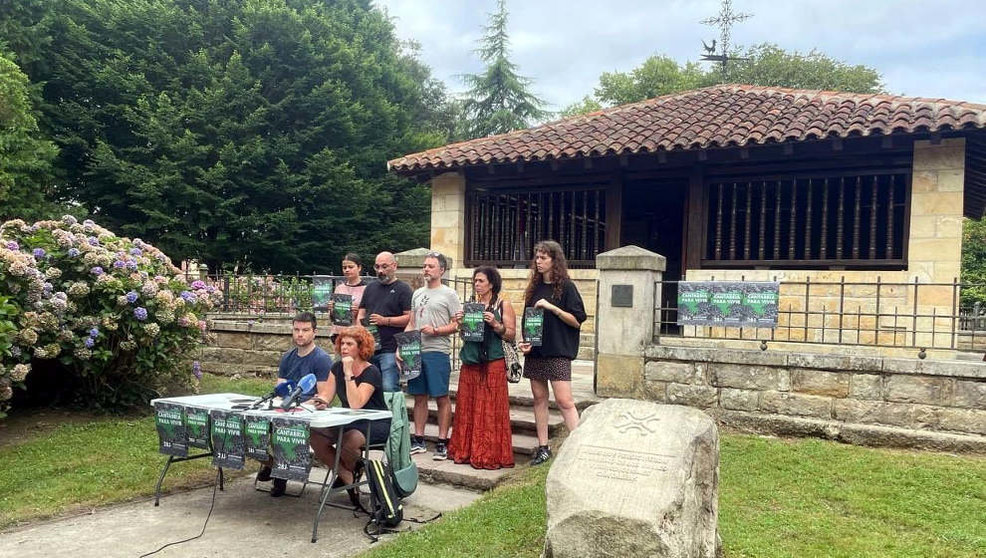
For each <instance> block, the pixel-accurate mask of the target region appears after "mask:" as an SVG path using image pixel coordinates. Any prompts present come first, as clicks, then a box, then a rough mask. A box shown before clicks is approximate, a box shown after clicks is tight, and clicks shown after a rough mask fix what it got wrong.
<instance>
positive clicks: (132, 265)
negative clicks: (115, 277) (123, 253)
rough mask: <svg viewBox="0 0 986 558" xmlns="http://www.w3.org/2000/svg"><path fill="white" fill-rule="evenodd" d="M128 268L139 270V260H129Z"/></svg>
mask: <svg viewBox="0 0 986 558" xmlns="http://www.w3.org/2000/svg"><path fill="white" fill-rule="evenodd" d="M127 269H129V270H130V271H137V262H135V261H133V260H129V261H127Z"/></svg>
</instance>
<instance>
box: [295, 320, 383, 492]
mask: <svg viewBox="0 0 986 558" xmlns="http://www.w3.org/2000/svg"><path fill="white" fill-rule="evenodd" d="M335 344H336V353H337V354H339V355H340V356H341V357H342V358H341V359H340V360H339V361H338V362H336V363H335V364H334V365H333V366H332V369H331V371H330V372H329V380H328V381H327V382H325V383H324V388H322V389H320V390H319V392H318V395H316V396H315V397H314V398H312V401H313V402H314V403H315V407H316V408H317V409H325V408H326V407H327V406H328V405H329V404H330V403H331V401H332V399H333V398H334V397H335V396H336V395H338V396H339V400H340V401H341V402H342V406H343V407H345V408H347V409H374V410H387V404H386V403H385V402H384V399H383V375H382V374H381V373H380V370H379V369H378V368H377V367H376V366H374V365H372V364H370V363H369V362H368V361H369V359H370V357H371V356H373V335H371V334H370V332H369V331H367V330H366V328H364V327H362V326H355V327H347V328H345V329H343V330H341V331H339V334H338V337H336V342H335ZM365 432H366V421H359V422H355V423H352V424H349V425H346V426H344V427H343V436H342V451H341V454H340V456H339V478H338V479H336V483H335V486H342V485H344V484H352V483H353V479H354V474H353V471H354V470H355V468H356V463H357V462H358V461H359V458H360V448H362V447H363V445H364V444H366V443H367V440H366V436H365V435H364V433H365ZM389 435H390V421H389V420H375V421H372V422H371V423H370V440H369V443H370V444H382V443H384V442H386V441H387V437H388V436H389ZM338 437H339V433H338V431H337V430H336V429H334V428H313V429H312V430H311V435H310V437H309V443H310V444H311V446H312V449H313V450H314V451H315V456H316V457H317V458H318V459H319V460H320V461H321V462H322V463H325V464H326V465H328V466H330V467H331V466H332V464H333V463H335V457H336V448H335V442H336V440H337V439H338Z"/></svg>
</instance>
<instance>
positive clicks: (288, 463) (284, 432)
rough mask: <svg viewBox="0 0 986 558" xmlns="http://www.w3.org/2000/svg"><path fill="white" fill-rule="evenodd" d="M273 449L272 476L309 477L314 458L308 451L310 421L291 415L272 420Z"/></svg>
mask: <svg viewBox="0 0 986 558" xmlns="http://www.w3.org/2000/svg"><path fill="white" fill-rule="evenodd" d="M270 437H271V450H272V453H273V457H274V465H273V467H272V468H271V469H272V470H271V476H272V477H275V478H278V479H286V480H296V481H302V482H304V481H305V480H307V479H308V471H309V470H311V466H312V459H311V454H309V452H308V422H307V421H304V420H299V419H295V418H290V417H275V418H273V419H272V420H271V434H270Z"/></svg>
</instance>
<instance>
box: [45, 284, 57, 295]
mask: <svg viewBox="0 0 986 558" xmlns="http://www.w3.org/2000/svg"><path fill="white" fill-rule="evenodd" d="M42 288H43V289H44V293H45V294H51V291H53V290H55V286H54V285H52V284H51V283H45V284H44V285H43V286H42Z"/></svg>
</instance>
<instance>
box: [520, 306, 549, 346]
mask: <svg viewBox="0 0 986 558" xmlns="http://www.w3.org/2000/svg"><path fill="white" fill-rule="evenodd" d="M523 329H524V342H525V343H530V344H531V346H532V347H540V346H541V342H542V340H543V339H544V308H524V328H523Z"/></svg>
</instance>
